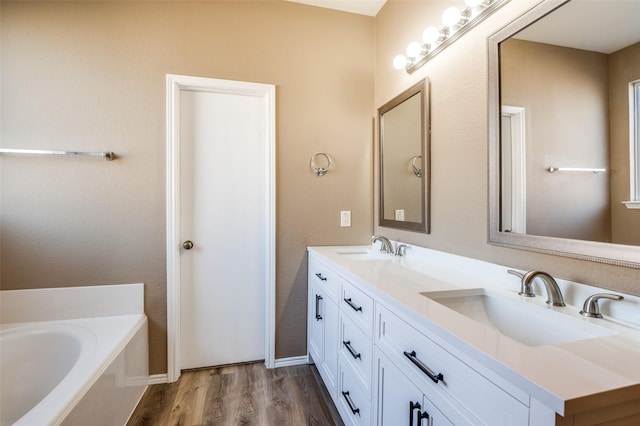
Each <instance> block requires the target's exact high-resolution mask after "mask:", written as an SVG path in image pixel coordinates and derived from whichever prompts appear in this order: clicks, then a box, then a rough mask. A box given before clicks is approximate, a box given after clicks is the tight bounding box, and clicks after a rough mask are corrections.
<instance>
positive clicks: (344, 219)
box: [340, 210, 351, 228]
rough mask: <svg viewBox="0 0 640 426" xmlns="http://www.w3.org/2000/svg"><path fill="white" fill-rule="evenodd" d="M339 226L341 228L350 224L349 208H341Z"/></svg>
mask: <svg viewBox="0 0 640 426" xmlns="http://www.w3.org/2000/svg"><path fill="white" fill-rule="evenodd" d="M340 226H341V227H343V228H349V227H350V226H351V210H342V211H341V212H340Z"/></svg>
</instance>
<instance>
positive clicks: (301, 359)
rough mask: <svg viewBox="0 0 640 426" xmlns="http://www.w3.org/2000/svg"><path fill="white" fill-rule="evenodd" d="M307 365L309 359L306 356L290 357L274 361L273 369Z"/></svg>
mask: <svg viewBox="0 0 640 426" xmlns="http://www.w3.org/2000/svg"><path fill="white" fill-rule="evenodd" d="M308 363H309V357H307V356H306V355H301V356H292V357H289V358H279V359H276V360H275V364H274V367H275V368H280V367H291V366H293V365H303V364H308Z"/></svg>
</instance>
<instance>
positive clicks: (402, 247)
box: [396, 244, 408, 256]
mask: <svg viewBox="0 0 640 426" xmlns="http://www.w3.org/2000/svg"><path fill="white" fill-rule="evenodd" d="M407 247H408V246H407V245H406V244H398V247H396V256H404V255H405V254H406V253H407Z"/></svg>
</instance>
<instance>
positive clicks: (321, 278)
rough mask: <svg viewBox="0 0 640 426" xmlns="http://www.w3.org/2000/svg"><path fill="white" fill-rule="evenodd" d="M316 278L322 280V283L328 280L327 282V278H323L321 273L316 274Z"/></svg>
mask: <svg viewBox="0 0 640 426" xmlns="http://www.w3.org/2000/svg"><path fill="white" fill-rule="evenodd" d="M316 277H318V278H320V281H326V280H327V277H323V276H322V274H321V273H320V272H318V273H317V274H316Z"/></svg>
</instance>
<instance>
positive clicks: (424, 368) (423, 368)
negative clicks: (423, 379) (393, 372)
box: [404, 351, 444, 383]
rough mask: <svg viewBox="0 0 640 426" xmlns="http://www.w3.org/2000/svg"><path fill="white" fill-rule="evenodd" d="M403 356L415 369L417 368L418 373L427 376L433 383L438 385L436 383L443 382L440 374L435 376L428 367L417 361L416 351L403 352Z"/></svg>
mask: <svg viewBox="0 0 640 426" xmlns="http://www.w3.org/2000/svg"><path fill="white" fill-rule="evenodd" d="M404 356H406V357H407V358H409V361H411V362H412V363H413V364H414V365H415V366H416V367H418V368H419V369H420V371H422V372H423V373H424V374H426V375H427V376H429V378H430V379H431V380H433V382H434V383H438V381H440V380H444V376H443V375H442V373H438V374H435V373H434V372H433V371H431V370H430V369H429V367H427V366H426V365H424V363H423V362H422V361H420V360H419V359H418V357H417V356H416V351H411V352H406V351H405V352H404Z"/></svg>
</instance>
